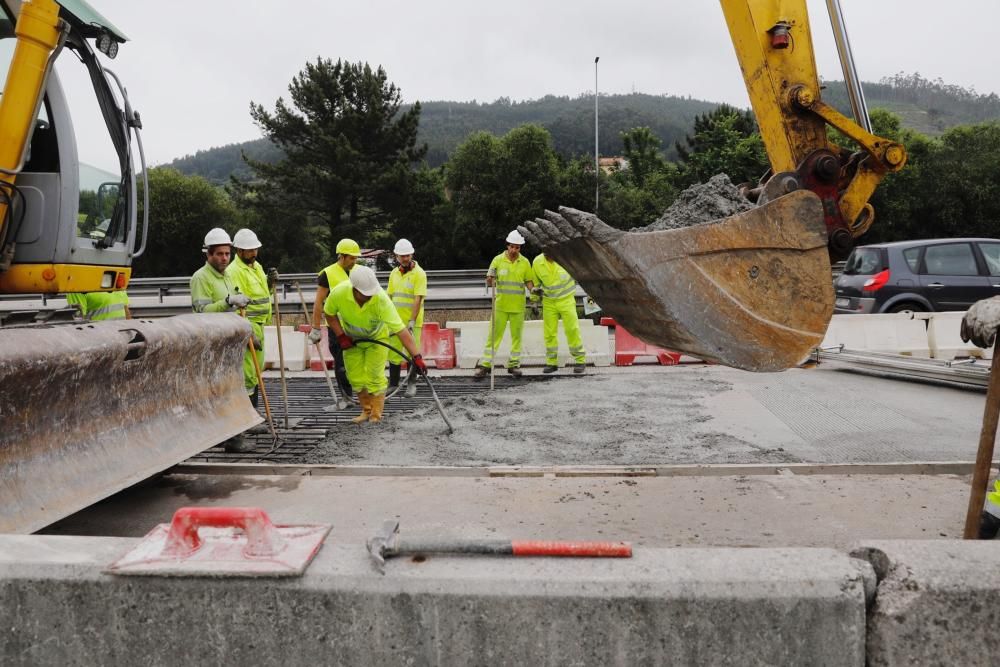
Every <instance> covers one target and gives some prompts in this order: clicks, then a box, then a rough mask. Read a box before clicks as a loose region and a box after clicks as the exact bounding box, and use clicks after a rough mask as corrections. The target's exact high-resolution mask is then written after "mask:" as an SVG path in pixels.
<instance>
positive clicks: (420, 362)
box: [413, 354, 427, 375]
mask: <svg viewBox="0 0 1000 667" xmlns="http://www.w3.org/2000/svg"><path fill="white" fill-rule="evenodd" d="M413 367H414V368H416V369H417V373H418V374H419V375H427V362H426V361H424V358H423V356H422V355H419V354H418V355H415V356H414V357H413Z"/></svg>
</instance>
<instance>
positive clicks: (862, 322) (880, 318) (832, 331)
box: [822, 313, 931, 358]
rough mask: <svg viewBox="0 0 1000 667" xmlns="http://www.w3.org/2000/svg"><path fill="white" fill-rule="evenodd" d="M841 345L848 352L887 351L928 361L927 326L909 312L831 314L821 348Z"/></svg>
mask: <svg viewBox="0 0 1000 667" xmlns="http://www.w3.org/2000/svg"><path fill="white" fill-rule="evenodd" d="M837 345H843V346H844V347H845V348H847V349H849V350H859V351H868V352H890V353H894V354H903V355H907V356H912V357H923V358H929V357H930V356H931V349H930V344H929V343H928V341H927V325H926V323H925V321H924V319H923V318H919V317H914V314H913V313H895V314H887V315H834V316H833V318H831V320H830V326H829V328H828V329H827V331H826V336H825V337H824V338H823V343H822V347H835V346H837Z"/></svg>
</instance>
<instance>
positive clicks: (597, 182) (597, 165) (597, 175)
mask: <svg viewBox="0 0 1000 667" xmlns="http://www.w3.org/2000/svg"><path fill="white" fill-rule="evenodd" d="M600 59H601V57H600V56H597V57H596V58H594V215H598V203H599V202H600V200H601V159H600V157H599V156H598V141H599V140H598V137H599V135H598V133H597V100H598V98H599V95H598V94H597V61H598V60H600Z"/></svg>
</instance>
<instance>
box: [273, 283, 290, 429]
mask: <svg viewBox="0 0 1000 667" xmlns="http://www.w3.org/2000/svg"><path fill="white" fill-rule="evenodd" d="M272 296H274V323H275V324H276V325H277V327H278V370H279V371H280V372H281V399H282V400H283V401H284V403H285V429H288V383H287V382H286V381H285V348H284V345H282V342H281V338H282V336H281V308H279V307H278V290H277V289H275V290H274V291H273V292H272Z"/></svg>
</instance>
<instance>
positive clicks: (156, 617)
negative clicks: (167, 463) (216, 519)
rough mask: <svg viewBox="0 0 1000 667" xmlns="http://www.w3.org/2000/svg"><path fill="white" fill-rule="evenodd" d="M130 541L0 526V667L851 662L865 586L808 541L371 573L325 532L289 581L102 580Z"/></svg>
mask: <svg viewBox="0 0 1000 667" xmlns="http://www.w3.org/2000/svg"><path fill="white" fill-rule="evenodd" d="M331 537H332V536H331ZM67 540H68V542H67ZM133 542H134V541H133V540H124V539H109V538H91V539H84V538H72V539H70V538H59V537H51V536H42V537H40V536H29V537H15V536H0V662H2V663H3V664H5V665H22V664H102V665H130V666H131V665H137V664H142V665H151V666H152V665H174V664H178V665H180V664H183V665H188V664H204V665H231V664H241V665H242V664H268V665H273V664H281V665H284V666H291V665H310V666H311V665H317V664H324V665H326V664H329V665H371V664H388V665H403V664H408V665H409V664H412V665H425V664H433V665H463V666H464V665H477V664H478V665H527V664H531V665H590V664H614V665H654V664H690V665H695V664H697V665H702V664H732V665H744V664H748V663H758V664H768V665H804V664H819V665H858V666H860V665H863V664H864V659H865V656H864V650H865V649H864V643H865V599H866V585H867V588H868V589H869V590H870V588H871V586H872V584H873V583H874V577H873V575H872V572H871V568H870V566H868V565H867V563H864V562H862V561H858V560H854V559H851V558H849V557H848V556H847V555H846V554H844V553H838V552H834V551H831V550H826V549H755V550H746V549H716V550H704V549H690V550H665V549H638V550H636V553H635V555H634V557H633V558H631V559H614V560H611V559H602V560H597V559H542V558H503V557H478V556H476V557H429V558H426V560H420V559H416V558H414V559H404V558H399V559H395V560H390V561H389V562H388V563H387V565H386V573H385V575H380V574H378V573H377V572H376V571H375V570H374V569H373V567H372V564H371V562H370V560H369V557H368V554H367V552H366V550H365V548H364V546H363V545H361V544H344V543H339V542H336V541H335V538H334V539H333V540H328V544H326V545H325V546H324V547H323V549H322V550H321V551H320V553H319V554H318V556H317V558H316V560H315V561H314V562H313V564H312V565H311V566H310V568H309V570H308V571H307V572H306V574H305V576H304V577H303V578H302V579H298V580H291V581H277V580H266V579H242V580H231V579H230V580H219V579H211V578H200V579H197V578H194V579H163V578H134V577H132V578H116V577H113V576H111V575H105V574H102V573H101V570H102V568H103V567H104V566H105V565H106V564H107V563H108V562H109V561H110V560H113V559H114V558H115V557H116V556H117V555H118V554H119V553H121V552H123V551H124V550H126V549H127V548H128V547H129V546H130V545H131V544H132V543H133ZM39 554H44V555H43V556H42V557H39Z"/></svg>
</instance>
